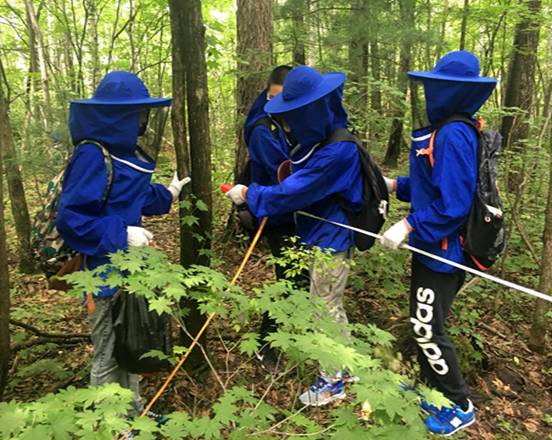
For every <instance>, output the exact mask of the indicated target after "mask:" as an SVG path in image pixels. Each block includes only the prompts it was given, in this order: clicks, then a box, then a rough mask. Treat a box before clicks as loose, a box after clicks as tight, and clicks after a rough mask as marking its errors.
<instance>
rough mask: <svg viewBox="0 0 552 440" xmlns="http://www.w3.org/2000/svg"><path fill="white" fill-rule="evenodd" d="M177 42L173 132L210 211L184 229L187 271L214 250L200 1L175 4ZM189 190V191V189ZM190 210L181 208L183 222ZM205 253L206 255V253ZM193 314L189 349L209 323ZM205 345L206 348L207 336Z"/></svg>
mask: <svg viewBox="0 0 552 440" xmlns="http://www.w3.org/2000/svg"><path fill="white" fill-rule="evenodd" d="M169 6H170V13H171V24H172V40H173V86H174V89H173V98H174V103H173V120H172V121H173V133H174V140H175V147H176V154H177V161H178V172H179V175H180V176H185V175H189V174H190V173H189V172H188V170H190V172H191V176H193V178H192V184H191V194H190V193H189V192H188V193H187V195H188V196H189V195H192V196H193V197H192V202H193V203H195V199H197V200H201V201H202V202H203V203H204V204H205V206H206V207H207V210H206V211H202V210H196V211H195V212H194V215H195V216H197V217H198V224H197V225H185V224H181V232H180V239H181V246H180V259H181V263H182V265H183V266H190V265H191V264H209V257H208V253H209V250H210V247H211V230H212V227H211V223H212V200H211V194H212V185H211V141H210V135H209V95H208V90H207V66H206V63H205V28H204V25H203V18H202V14H201V2H200V1H199V0H189V1H186V2H181V1H179V0H170V1H169ZM185 96H186V98H187V109H188V122H189V125H188V126H189V129H190V130H189V131H190V152H189V153H188V145H187V142H186V117H185V109H186V107H185V104H184V97H185ZM188 191H189V189H188ZM188 214H189V211H188V210H186V209H183V208H181V209H180V218H181V219H182V218H183V217H184V216H185V215H188ZM202 251H203V252H202ZM182 306H183V307H185V308H186V309H188V311H189V312H188V315H187V316H186V319H185V322H186V332H182V333H181V344H182V345H184V346H189V345H190V343H191V341H192V339H191V338H190V335H191V336H192V337H193V336H195V335H196V334H197V333H198V332H199V330H200V328H201V327H202V326H203V324H204V322H205V316H204V315H202V314H201V313H200V312H199V309H198V306H197V303H196V302H195V301H184V303H183V304H182ZM199 343H200V345H201V346H203V347H204V348H205V349H206V337H205V336H203V337H202V338H201V339H200V341H199ZM204 366H205V359H204V358H203V354H202V352H201V350H200V349H199V348H196V349H194V351H193V352H192V353H191V354H190V357H189V358H188V362H187V364H186V368H187V369H188V370H190V371H198V370H200V369H202V368H203V367H204Z"/></svg>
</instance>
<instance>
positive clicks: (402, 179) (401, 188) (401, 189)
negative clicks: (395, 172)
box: [397, 176, 410, 202]
mask: <svg viewBox="0 0 552 440" xmlns="http://www.w3.org/2000/svg"><path fill="white" fill-rule="evenodd" d="M397 199H399V200H400V201H401V202H410V177H406V176H399V177H397Z"/></svg>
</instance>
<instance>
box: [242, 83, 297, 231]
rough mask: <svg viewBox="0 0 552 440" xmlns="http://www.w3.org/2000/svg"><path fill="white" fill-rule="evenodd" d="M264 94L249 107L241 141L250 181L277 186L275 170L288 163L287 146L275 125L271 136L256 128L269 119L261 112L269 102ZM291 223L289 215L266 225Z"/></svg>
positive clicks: (264, 126) (272, 219)
mask: <svg viewBox="0 0 552 440" xmlns="http://www.w3.org/2000/svg"><path fill="white" fill-rule="evenodd" d="M267 92H268V91H267V90H264V91H263V92H262V93H261V94H260V95H259V96H258V97H257V99H256V100H255V102H254V103H253V105H252V106H251V110H250V111H249V114H248V115H247V119H246V121H245V125H244V139H245V142H246V143H247V148H248V150H249V160H250V164H251V181H252V182H254V183H258V184H259V185H263V186H270V185H277V184H278V176H277V173H278V167H279V166H280V165H281V163H282V162H284V161H285V160H287V159H289V143H288V141H287V139H286V135H285V133H284V131H283V130H282V128H281V127H280V126H279V125H278V124H275V126H276V132H275V133H272V131H271V129H270V127H267V126H266V125H260V124H259V125H256V124H257V122H258V121H259V120H261V119H264V118H269V115H268V114H267V113H266V112H265V111H264V106H265V104H266V103H267V102H268V100H267ZM289 223H293V215H292V214H284V215H275V216H272V217H270V218H269V219H268V225H270V226H276V225H282V224H289Z"/></svg>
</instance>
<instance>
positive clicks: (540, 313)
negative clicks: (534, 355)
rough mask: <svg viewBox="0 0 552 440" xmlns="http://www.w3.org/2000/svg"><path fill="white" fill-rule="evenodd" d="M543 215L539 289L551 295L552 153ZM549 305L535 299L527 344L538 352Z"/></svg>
mask: <svg viewBox="0 0 552 440" xmlns="http://www.w3.org/2000/svg"><path fill="white" fill-rule="evenodd" d="M550 134H551V135H552V128H551V129H550ZM551 139H552V138H551ZM545 215H546V217H545V224H544V232H543V247H542V254H541V266H540V278H539V290H540V291H541V292H544V293H546V294H549V295H552V155H550V173H549V181H548V201H547V204H546V213H545ZM549 307H550V306H549V304H548V302H546V301H544V300H542V299H537V302H536V303H535V310H534V311H533V323H532V325H531V332H530V335H529V342H528V345H529V347H530V348H531V349H532V350H534V351H536V352H538V353H543V352H544V351H545V349H546V333H547V327H548V319H547V317H546V314H547V312H548V310H549Z"/></svg>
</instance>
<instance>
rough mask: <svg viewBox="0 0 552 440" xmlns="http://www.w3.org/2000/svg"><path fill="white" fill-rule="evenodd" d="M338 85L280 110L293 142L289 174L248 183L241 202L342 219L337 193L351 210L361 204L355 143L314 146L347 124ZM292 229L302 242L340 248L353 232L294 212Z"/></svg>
mask: <svg viewBox="0 0 552 440" xmlns="http://www.w3.org/2000/svg"><path fill="white" fill-rule="evenodd" d="M341 99H342V90H341V89H340V90H336V91H334V92H332V93H330V94H329V95H327V96H325V97H323V98H321V99H319V100H317V101H315V102H313V103H311V104H308V105H306V106H304V107H301V108H299V109H296V110H293V111H290V112H287V113H283V114H282V117H283V118H284V119H285V121H286V122H287V123H288V124H289V126H290V128H291V132H292V134H293V136H294V137H295V138H296V139H297V141H298V142H299V146H298V147H297V148H295V149H294V151H293V152H292V155H291V160H292V162H293V164H292V171H293V173H292V175H291V176H290V177H288V178H287V179H286V180H285V181H284V182H282V183H281V184H280V185H273V186H261V185H258V184H253V185H251V186H250V187H249V190H248V191H247V201H248V203H249V206H250V208H251V210H252V211H253V213H254V214H255V215H256V216H258V217H264V216H272V215H279V214H284V213H290V212H294V211H298V210H305V211H308V212H310V213H312V214H315V215H317V216H319V217H322V218H326V219H329V220H334V221H337V222H341V223H345V224H348V220H347V216H346V214H345V212H344V211H343V209H342V208H341V206H340V205H339V203H338V197H339V198H340V199H341V200H343V201H344V202H345V203H346V204H347V205H349V207H350V208H351V209H353V210H355V209H360V208H361V206H362V202H363V201H362V176H361V170H360V161H359V156H358V150H357V146H356V145H355V144H354V143H352V142H335V143H332V144H328V145H325V146H323V147H320V148H316V145H317V144H318V143H320V142H322V141H324V140H325V139H327V138H328V137H329V136H330V134H331V133H332V132H334V131H335V130H336V129H337V128H345V127H347V113H346V112H345V109H344V108H343V105H342V102H341ZM296 228H297V234H298V235H299V237H300V238H301V240H302V241H303V242H304V243H306V244H307V245H313V246H319V247H321V248H323V249H328V250H332V251H335V252H342V251H345V250H347V249H349V248H350V247H352V246H354V237H353V233H352V232H350V231H348V230H345V229H342V228H339V227H336V226H333V225H330V224H327V223H324V222H320V221H317V220H313V219H310V218H306V217H303V216H301V215H298V216H297V226H296Z"/></svg>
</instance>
